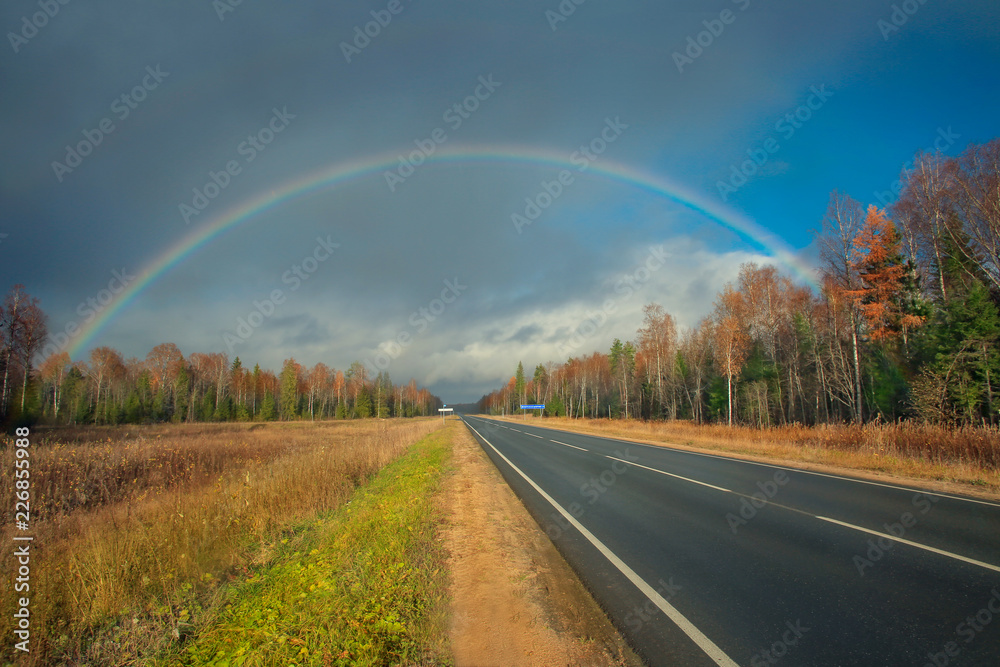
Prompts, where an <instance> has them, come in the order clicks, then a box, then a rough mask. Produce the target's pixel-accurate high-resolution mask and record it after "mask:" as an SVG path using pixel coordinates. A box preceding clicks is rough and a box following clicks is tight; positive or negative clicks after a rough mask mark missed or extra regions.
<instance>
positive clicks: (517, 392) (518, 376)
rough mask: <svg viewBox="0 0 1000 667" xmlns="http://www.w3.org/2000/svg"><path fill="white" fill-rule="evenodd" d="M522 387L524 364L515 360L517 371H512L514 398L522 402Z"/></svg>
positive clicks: (523, 397)
mask: <svg viewBox="0 0 1000 667" xmlns="http://www.w3.org/2000/svg"><path fill="white" fill-rule="evenodd" d="M524 387H525V381H524V364H522V363H521V362H520V361H519V362H517V371H515V372H514V400H515V401H520V402H521V403H522V404H523V403H524V402H525V396H524Z"/></svg>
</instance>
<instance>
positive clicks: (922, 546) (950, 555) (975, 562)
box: [816, 516, 1000, 572]
mask: <svg viewBox="0 0 1000 667" xmlns="http://www.w3.org/2000/svg"><path fill="white" fill-rule="evenodd" d="M816 518H817V519H820V520H821V521H829V522H830V523H835V524H837V525H838V526H843V527H844V528H852V529H854V530H860V531H861V532H862V533H868V534H869V535H878V536H879V537H884V538H886V539H889V540H892V541H893V542H901V543H902V544H909V545H910V546H911V547H916V548H918V549H923V550H925V551H931V552H933V553H936V554H940V555H942V556H947V557H948V558H954V559H956V560H960V561H963V562H965V563H970V564H972V565H978V566H979V567H985V568H986V569H987V570H993V571H994V572H1000V567H997V566H996V565H990V564H989V563H984V562H983V561H981V560H976V559H974V558H966V557H965V556H960V555H958V554H955V553H952V552H950V551H944V550H943V549H935V548H934V547H929V546H927V545H926V544H920V543H919V542H911V541H910V540H904V539H903V538H902V537H896V536H895V535H889V534H888V533H880V532H878V531H877V530H869V529H868V528H862V527H861V526H855V525H854V524H852V523H845V522H844V521H837V520H836V519H830V518H828V517H825V516H816Z"/></svg>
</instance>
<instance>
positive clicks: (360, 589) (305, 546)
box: [153, 429, 452, 667]
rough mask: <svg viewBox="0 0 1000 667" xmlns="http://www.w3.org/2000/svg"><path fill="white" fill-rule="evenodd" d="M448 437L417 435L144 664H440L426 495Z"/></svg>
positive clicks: (432, 533)
mask: <svg viewBox="0 0 1000 667" xmlns="http://www.w3.org/2000/svg"><path fill="white" fill-rule="evenodd" d="M451 432H452V429H447V430H443V431H437V432H435V433H432V434H431V435H429V436H427V437H425V438H423V439H422V440H420V441H418V442H417V443H415V444H414V445H413V447H412V448H411V449H410V451H409V452H408V453H407V454H406V455H404V456H403V457H402V458H400V459H399V460H397V461H396V462H394V463H392V464H390V465H388V466H386V467H385V468H384V469H383V470H382V471H381V472H380V473H379V474H378V475H377V476H376V477H375V478H374V479H373V480H372V481H371V482H370V483H369V484H367V485H366V486H364V487H363V488H362V489H360V490H359V491H358V492H357V493H356V494H355V496H354V497H353V498H352V499H351V501H350V502H349V503H347V504H346V505H345V506H343V507H341V508H339V509H338V510H336V511H334V512H332V513H329V514H327V515H326V516H323V517H320V518H318V519H316V520H314V521H312V522H310V523H309V524H308V525H307V526H304V527H303V528H302V530H300V531H297V532H296V534H295V536H294V537H293V538H291V539H288V540H282V547H281V549H282V552H281V553H279V554H278V557H277V558H275V559H274V560H272V561H271V564H269V565H265V566H263V567H262V569H260V570H258V571H256V572H253V573H252V576H251V577H250V578H249V579H247V580H246V581H244V582H242V583H239V584H236V585H234V586H233V587H232V588H231V589H230V590H229V591H228V592H227V600H226V602H225V603H224V604H223V605H221V606H220V608H219V609H220V610H219V612H218V614H217V616H216V617H215V618H213V619H210V620H208V621H207V622H206V623H205V625H203V626H202V627H200V628H191V634H190V635H189V636H188V638H187V640H186V641H185V642H183V643H182V644H181V645H180V646H179V647H177V648H174V649H173V650H171V652H170V653H169V654H167V655H164V656H161V657H160V658H158V659H156V660H155V661H153V664H155V665H215V666H217V667H257V666H264V665H268V666H269V665H282V666H284V665H319V666H322V667H329V666H331V665H397V664H404V665H412V664H442V663H444V664H448V663H450V662H451V658H450V652H449V650H448V647H447V644H446V643H445V642H446V640H445V639H443V638H444V637H445V636H446V632H445V629H444V624H445V608H446V603H445V586H446V581H445V577H446V574H445V570H444V566H443V559H444V554H443V551H442V548H441V547H440V543H439V540H438V539H437V537H438V536H437V526H438V525H439V523H440V519H441V517H440V511H439V510H438V508H437V506H436V505H435V501H434V495H435V492H436V491H437V490H438V488H439V486H440V483H441V480H442V477H443V473H444V472H445V470H446V468H447V466H448V465H449V460H450V455H451V447H450V444H451ZM181 615H182V617H183V616H184V612H183V610H182V611H181Z"/></svg>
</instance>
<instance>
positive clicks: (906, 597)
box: [464, 416, 1000, 667]
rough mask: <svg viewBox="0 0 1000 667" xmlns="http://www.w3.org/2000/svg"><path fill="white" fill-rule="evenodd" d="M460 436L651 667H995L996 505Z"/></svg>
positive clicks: (999, 547) (505, 431)
mask: <svg viewBox="0 0 1000 667" xmlns="http://www.w3.org/2000/svg"><path fill="white" fill-rule="evenodd" d="M464 420H465V422H466V424H467V426H468V427H469V428H470V430H471V431H472V432H473V434H474V435H475V436H476V437H477V439H478V440H479V442H480V443H481V444H482V445H483V448H484V449H485V451H486V453H487V454H488V455H489V456H490V458H491V459H492V460H493V462H494V464H496V466H497V468H498V469H499V470H500V472H501V473H502V474H503V476H504V478H505V479H506V480H507V482H508V484H510V486H511V487H512V488H513V489H514V491H515V492H516V493H517V494H518V496H520V498H521V499H522V501H523V502H524V503H525V505H526V506H527V507H528V509H529V511H530V512H531V513H532V514H533V515H534V517H535V519H536V520H537V521H538V522H539V524H540V525H541V526H542V527H543V528H544V529H545V531H546V532H547V533H548V535H549V537H550V538H552V540H553V541H554V542H555V544H556V546H557V547H558V548H559V550H560V551H561V552H562V553H563V555H564V556H565V558H566V559H567V561H568V562H569V563H570V565H571V566H572V567H573V568H574V569H575V570H576V571H577V572H578V573H579V575H580V577H581V578H582V579H583V581H584V583H585V584H586V585H587V587H588V588H589V589H590V590H591V592H592V593H593V595H594V597H595V598H596V599H597V601H598V602H599V603H600V604H601V606H602V607H603V608H604V609H605V611H607V613H608V614H609V616H610V617H611V619H612V621H613V622H614V623H615V624H616V625H617V626H618V627H619V629H620V630H621V631H622V632H623V633H624V634H625V635H626V637H627V638H628V639H629V641H630V642H631V643H632V644H633V646H634V647H635V649H636V651H637V652H638V653H639V654H640V655H641V656H642V657H643V658H644V659H645V660H647V661H648V662H649V664H651V665H684V666H692V667H693V666H697V665H713V664H714V665H728V666H732V665H744V666H749V667H759V666H763V665H777V664H782V665H789V666H791V665H845V666H846V665H865V666H875V665H914V666H917V667H921V666H923V665H931V666H933V667H944V666H945V665H954V666H964V665H968V666H972V665H976V666H980V665H983V666H987V665H988V666H996V665H1000V503H992V502H988V501H983V500H977V499H972V498H963V497H959V496H953V495H948V494H940V493H933V492H929V491H924V490H921V489H918V488H910V487H909V486H907V485H903V484H900V485H898V486H897V485H893V484H889V483H876V482H871V481H866V480H858V479H852V478H848V477H840V476H836V475H830V474H824V473H817V472H810V471H804V470H797V469H794V468H789V467H784V466H779V465H771V464H766V463H755V462H748V461H741V460H736V459H731V458H727V457H725V456H722V455H718V456H715V455H706V454H699V453H694V452H686V451H680V450H674V449H669V448H663V447H655V446H650V445H643V444H638V443H632V442H627V441H621V440H615V439H609V438H602V437H598V436H590V435H582V434H575V433H570V432H567V431H559V430H553V429H547V428H541V427H538V426H534V425H528V424H521V423H516V422H508V421H497V420H488V419H482V418H479V417H469V416H466V417H464Z"/></svg>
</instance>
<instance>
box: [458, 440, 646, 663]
mask: <svg viewBox="0 0 1000 667" xmlns="http://www.w3.org/2000/svg"><path fill="white" fill-rule="evenodd" d="M453 428H454V442H455V449H454V456H453V464H454V467H455V471H454V472H453V473H452V474H451V475H450V477H449V478H448V480H447V482H446V483H445V490H444V502H445V503H446V504H447V508H448V516H449V521H448V523H447V525H446V527H445V531H444V534H445V544H446V547H447V549H448V553H449V554H450V556H449V568H450V572H451V584H450V593H451V599H452V603H451V627H450V638H451V643H452V649H453V651H454V655H455V664H456V665H457V667H463V666H465V665H471V666H474V667H487V666H489V665H503V666H504V667H508V666H511V665H514V666H518V667H520V666H521V665H544V666H546V667H550V666H555V665H628V666H632V665H641V662H640V661H639V660H638V658H636V657H635V655H634V654H633V653H632V652H631V651H630V650H629V649H628V647H627V645H626V644H625V641H624V640H623V639H622V637H621V635H619V634H618V632H617V631H616V630H615V629H614V627H613V626H612V625H611V623H610V622H609V621H608V620H607V617H606V616H605V615H604V613H603V612H602V611H601V609H600V608H599V607H598V606H597V604H596V603H595V602H594V601H593V599H592V598H591V597H590V594H589V593H587V591H586V590H585V589H584V587H583V585H582V584H581V583H580V582H579V580H578V579H577V577H576V575H575V574H574V573H573V571H572V570H571V569H570V568H569V566H568V565H567V564H566V562H565V561H564V560H563V559H562V556H560V554H559V552H558V551H556V549H555V547H554V546H553V545H552V542H551V541H550V540H549V538H548V537H547V536H546V535H545V533H544V532H543V531H542V530H541V528H539V527H538V524H536V523H535V521H534V519H532V518H531V516H530V515H529V514H528V511H527V510H526V509H525V508H524V506H523V505H522V504H521V501H520V500H518V498H517V496H515V495H514V493H513V492H512V491H511V490H510V487H508V486H507V484H506V482H504V480H503V478H502V477H501V476H500V474H499V472H498V471H497V469H496V468H495V467H494V465H493V463H492V462H491V461H490V460H489V458H487V456H486V454H485V453H484V452H483V451H482V449H481V448H480V446H479V445H478V443H476V442H475V440H474V439H473V438H472V436H471V435H470V434H469V432H468V430H467V429H466V428H465V427H464V426H463V425H461V424H455V425H454V426H453Z"/></svg>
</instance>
